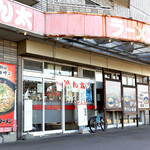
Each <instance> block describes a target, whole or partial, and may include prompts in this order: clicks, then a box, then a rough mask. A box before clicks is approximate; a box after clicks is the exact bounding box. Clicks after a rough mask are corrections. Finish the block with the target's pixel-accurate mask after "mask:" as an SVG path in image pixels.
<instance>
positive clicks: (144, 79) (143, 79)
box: [136, 76, 148, 83]
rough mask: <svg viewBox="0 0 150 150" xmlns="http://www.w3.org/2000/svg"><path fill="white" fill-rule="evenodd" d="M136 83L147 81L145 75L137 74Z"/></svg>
mask: <svg viewBox="0 0 150 150" xmlns="http://www.w3.org/2000/svg"><path fill="white" fill-rule="evenodd" d="M136 81H137V83H147V82H148V81H147V77H144V76H137V80H136Z"/></svg>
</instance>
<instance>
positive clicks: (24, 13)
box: [0, 0, 44, 34]
mask: <svg viewBox="0 0 150 150" xmlns="http://www.w3.org/2000/svg"><path fill="white" fill-rule="evenodd" d="M35 15H36V17H34V16H35ZM39 21H40V26H39ZM0 22H1V23H3V24H7V25H9V26H14V27H17V28H20V29H23V30H27V31H34V32H36V33H40V34H41V33H42V34H44V14H43V13H42V12H39V11H37V10H34V9H33V8H31V7H28V6H25V5H22V4H19V3H15V2H12V1H10V0H0Z"/></svg>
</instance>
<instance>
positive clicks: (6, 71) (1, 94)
mask: <svg viewBox="0 0 150 150" xmlns="http://www.w3.org/2000/svg"><path fill="white" fill-rule="evenodd" d="M14 104H15V65H12V64H5V63H0V128H1V131H0V132H7V131H8V130H7V131H6V129H8V128H9V129H10V130H11V128H12V127H13V124H14Z"/></svg>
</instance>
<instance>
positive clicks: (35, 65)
mask: <svg viewBox="0 0 150 150" xmlns="http://www.w3.org/2000/svg"><path fill="white" fill-rule="evenodd" d="M42 66H43V63H42V62H38V61H33V60H26V59H25V60H24V69H27V70H34V71H42V70H43V67H42Z"/></svg>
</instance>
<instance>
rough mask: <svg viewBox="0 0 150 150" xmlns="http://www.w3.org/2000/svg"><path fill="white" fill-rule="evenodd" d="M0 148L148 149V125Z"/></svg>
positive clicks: (22, 142) (24, 149) (149, 141)
mask: <svg viewBox="0 0 150 150" xmlns="http://www.w3.org/2000/svg"><path fill="white" fill-rule="evenodd" d="M0 150H150V126H144V127H138V128H136V127H134V128H133V127H132V128H125V129H109V130H108V131H106V132H103V131H98V132H97V133H95V134H92V133H90V134H86V135H82V134H71V135H63V136H60V135H59V136H55V137H54V136H53V137H51V136H50V137H43V138H41V139H36V140H33V141H17V142H15V143H6V144H0Z"/></svg>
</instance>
